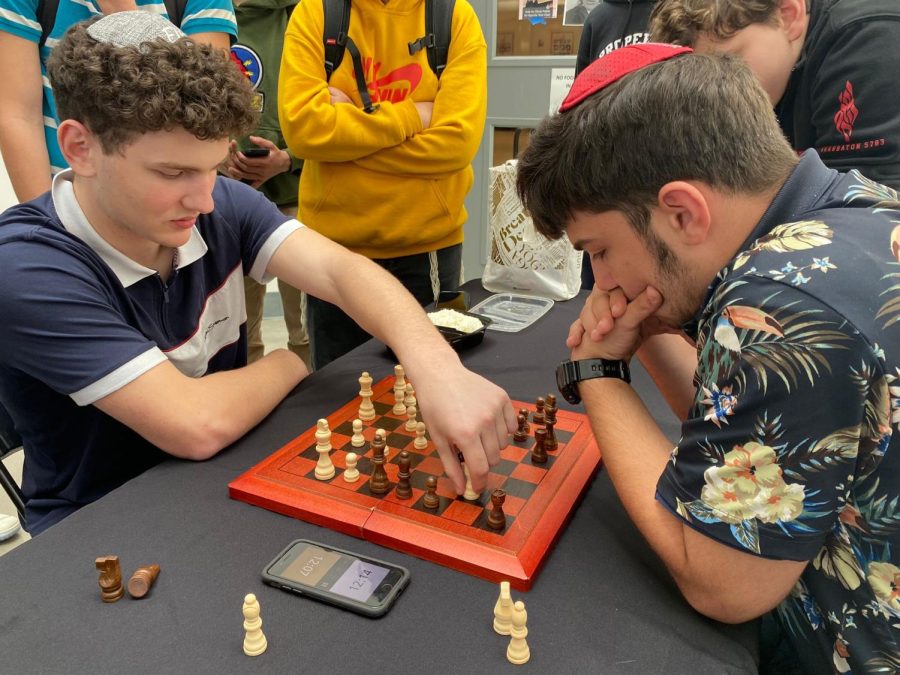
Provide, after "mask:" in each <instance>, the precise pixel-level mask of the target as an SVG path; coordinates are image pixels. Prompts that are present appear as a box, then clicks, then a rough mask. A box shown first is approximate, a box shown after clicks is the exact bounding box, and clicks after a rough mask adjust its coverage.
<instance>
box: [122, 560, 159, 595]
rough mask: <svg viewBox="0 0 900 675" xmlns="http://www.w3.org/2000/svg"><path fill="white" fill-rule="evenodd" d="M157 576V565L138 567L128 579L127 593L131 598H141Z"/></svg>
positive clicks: (147, 591)
mask: <svg viewBox="0 0 900 675" xmlns="http://www.w3.org/2000/svg"><path fill="white" fill-rule="evenodd" d="M158 576H159V565H146V566H144V567H138V568H137V569H136V570H135V571H134V574H132V575H131V579H129V580H128V593H129V594H130V595H131V597H132V598H134V599H136V600H137V599H138V598H143V597H144V596H145V595H147V593H149V592H150V587H151V586H153V582H154V581H156V577H158Z"/></svg>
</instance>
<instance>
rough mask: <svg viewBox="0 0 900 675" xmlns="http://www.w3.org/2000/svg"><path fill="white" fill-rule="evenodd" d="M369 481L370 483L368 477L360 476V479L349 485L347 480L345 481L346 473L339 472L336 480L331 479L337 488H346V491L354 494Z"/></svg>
mask: <svg viewBox="0 0 900 675" xmlns="http://www.w3.org/2000/svg"><path fill="white" fill-rule="evenodd" d="M368 481H369V477H368V476H363V475H362V474H359V478H357V479H356V480H355V481H353V482H352V483H348V482H347V481H346V480H344V471H338V472H337V476H335V477H334V478H332V479H331V484H332V485H334V486H336V487H339V488H344V489H345V490H352V491H353V492H356V491H358V490H359V489H360V488H361V487H363V486H364V485H365V484H366V483H367V482H368Z"/></svg>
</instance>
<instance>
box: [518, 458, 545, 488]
mask: <svg viewBox="0 0 900 675" xmlns="http://www.w3.org/2000/svg"><path fill="white" fill-rule="evenodd" d="M548 464H549V461H548ZM544 466H546V465H544ZM510 475H511V476H512V477H513V478H517V479H518V480H524V481H528V482H529V483H534V484H535V485H537V484H538V483H540V482H541V479H542V478H543V477H544V476H545V475H547V469H544V468H542V467H538V466H531V465H529V464H519V466H517V467H516V468H515V470H514V471H513V472H512V474H510Z"/></svg>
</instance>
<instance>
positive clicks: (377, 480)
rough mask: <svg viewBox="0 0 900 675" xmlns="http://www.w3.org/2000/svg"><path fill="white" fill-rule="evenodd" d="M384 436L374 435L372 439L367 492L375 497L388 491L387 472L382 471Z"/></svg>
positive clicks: (389, 485) (389, 486)
mask: <svg viewBox="0 0 900 675" xmlns="http://www.w3.org/2000/svg"><path fill="white" fill-rule="evenodd" d="M385 445H386V443H385V441H384V436H382V435H381V434H375V438H373V439H372V465H373V467H372V476H371V477H370V478H369V492H371V493H372V494H375V495H383V494H384V493H385V492H387V491H388V490H390V488H391V484H390V481H389V480H388V475H387V471H385V470H384V447H385Z"/></svg>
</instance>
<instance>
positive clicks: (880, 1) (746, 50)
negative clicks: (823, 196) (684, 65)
mask: <svg viewBox="0 0 900 675" xmlns="http://www.w3.org/2000/svg"><path fill="white" fill-rule="evenodd" d="M650 35H651V39H652V40H653V41H655V42H671V43H674V44H679V45H686V46H690V47H693V48H694V49H696V50H697V51H700V52H728V53H732V54H738V55H740V56H742V57H743V58H744V60H745V61H746V62H747V65H749V66H750V68H751V69H752V70H753V72H754V73H755V74H756V77H757V78H758V79H759V81H760V83H761V84H762V86H763V88H764V89H765V90H766V93H767V94H768V95H769V99H770V100H771V101H772V104H773V105H774V106H775V112H776V114H777V115H778V120H779V123H780V124H781V129H782V131H784V133H785V135H786V136H787V138H788V140H789V141H790V143H791V144H792V145H793V147H794V149H795V150H797V151H798V152H802V151H804V150H806V149H808V148H814V149H815V150H816V152H818V154H819V156H820V157H821V158H822V161H823V162H825V164H826V165H827V166H829V167H831V168H833V169H837V170H839V171H849V170H850V169H857V170H859V171H860V173H862V174H863V175H864V176H866V177H867V178H870V179H872V180H875V181H877V182H879V183H883V184H885V185H888V186H890V187H892V188H894V189H895V190H896V189H900V108H898V106H897V103H896V98H895V96H896V93H895V92H896V86H897V71H898V68H900V3H898V2H897V1H896V0H753V1H752V2H743V3H721V2H718V1H717V0H660V2H659V3H658V4H657V6H656V8H655V9H654V11H653V14H652V15H651V26H650Z"/></svg>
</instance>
